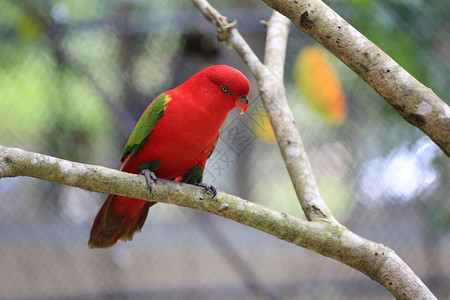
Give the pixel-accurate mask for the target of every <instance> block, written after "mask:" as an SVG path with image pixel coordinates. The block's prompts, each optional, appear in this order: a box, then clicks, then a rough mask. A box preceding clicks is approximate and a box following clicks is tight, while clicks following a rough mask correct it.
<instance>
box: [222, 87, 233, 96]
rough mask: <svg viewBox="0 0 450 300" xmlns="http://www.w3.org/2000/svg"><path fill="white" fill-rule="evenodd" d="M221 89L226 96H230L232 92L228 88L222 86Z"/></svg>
mask: <svg viewBox="0 0 450 300" xmlns="http://www.w3.org/2000/svg"><path fill="white" fill-rule="evenodd" d="M220 89H221V90H222V92H224V93H225V94H228V95H230V94H231V92H230V90H229V89H228V88H227V87H226V86H224V85H221V86H220Z"/></svg>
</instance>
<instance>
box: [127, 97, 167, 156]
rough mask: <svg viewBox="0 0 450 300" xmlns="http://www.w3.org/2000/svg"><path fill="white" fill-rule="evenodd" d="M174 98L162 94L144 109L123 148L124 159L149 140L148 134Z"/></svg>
mask: <svg viewBox="0 0 450 300" xmlns="http://www.w3.org/2000/svg"><path fill="white" fill-rule="evenodd" d="M170 100H172V98H171V97H170V96H169V95H166V94H161V95H160V96H158V98H156V99H155V100H153V103H152V104H151V105H150V106H149V107H148V108H147V109H146V110H145V111H144V113H143V114H142V116H141V118H140V119H139V121H138V122H137V124H136V127H134V130H133V133H132V134H131V136H130V138H129V139H128V142H127V145H126V146H125V149H124V150H123V154H122V159H121V161H124V160H125V159H126V158H127V157H128V156H129V155H131V156H133V155H135V154H136V153H137V152H138V151H139V149H141V148H142V146H143V145H144V144H145V142H146V141H147V138H148V135H149V134H150V133H151V132H152V130H153V128H154V127H155V125H156V123H158V121H159V120H161V118H162V117H163V114H164V111H165V110H166V107H167V103H169V101H170Z"/></svg>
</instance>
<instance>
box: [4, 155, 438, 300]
mask: <svg viewBox="0 0 450 300" xmlns="http://www.w3.org/2000/svg"><path fill="white" fill-rule="evenodd" d="M17 176H29V177H34V178H39V179H43V180H47V181H52V182H56V183H61V184H66V185H70V186H74V187H78V188H82V189H85V190H88V191H93V192H102V193H113V194H117V195H122V196H126V197H132V198H139V199H144V200H147V201H156V202H164V203H170V204H176V205H180V206H185V207H190V208H194V209H197V210H202V211H205V212H209V213H212V214H215V215H218V216H222V217H225V218H228V219H230V220H234V221H236V222H239V223H241V224H244V225H248V226H251V227H253V228H256V229H259V230H262V231H264V232H267V233H269V234H271V235H273V236H276V237H278V238H280V239H282V240H285V241H287V242H290V243H293V244H295V245H298V246H301V247H304V248H307V249H310V250H313V251H316V252H318V253H321V254H322V255H325V256H328V257H331V258H334V259H336V260H338V261H340V262H342V263H344V264H347V265H348V266H350V267H353V268H355V269H357V270H359V271H361V272H363V273H364V274H366V275H368V276H369V277H370V278H372V279H373V280H376V281H378V282H379V283H381V284H382V285H384V286H385V287H386V288H387V289H388V290H389V291H390V292H391V293H392V294H393V295H394V296H395V297H397V298H399V299H435V297H434V296H433V295H432V294H431V292H430V291H429V290H428V289H427V287H426V286H425V285H424V284H423V283H422V282H421V280H420V279H419V278H418V277H417V276H416V275H415V274H414V272H413V271H412V270H411V269H410V268H409V267H408V266H407V265H406V264H405V263H404V262H403V261H402V260H401V259H400V258H399V257H398V256H397V255H396V254H395V252H394V251H392V250H391V249H389V248H388V247H385V246H383V245H381V244H378V243H374V242H371V241H368V240H366V239H363V238H361V237H360V236H358V235H356V234H354V233H352V232H351V231H349V230H348V229H347V228H345V227H344V226H342V225H340V224H338V223H337V222H331V221H328V220H324V219H322V220H321V221H317V222H307V221H303V220H300V219H298V218H295V217H292V216H289V215H286V214H283V213H279V212H275V211H272V210H270V209H268V208H266V207H264V206H262V205H259V204H255V203H251V202H249V201H247V200H244V199H241V198H239V197H236V196H233V195H228V194H226V193H224V192H221V191H219V193H218V194H217V196H216V198H214V199H213V198H212V197H211V195H210V194H207V193H205V192H204V191H203V189H201V188H199V187H196V186H192V185H188V184H183V183H177V182H172V181H168V180H161V179H160V180H159V181H158V183H156V184H154V185H153V189H152V193H151V194H150V193H149V190H148V187H147V184H146V182H145V179H144V178H143V177H142V176H138V175H134V174H129V173H125V172H120V171H117V170H113V169H108V168H105V167H100V166H94V165H88V164H82V163H77V162H72V161H68V160H63V159H58V158H55V157H51V156H47V155H43V154H38V153H32V152H28V151H24V150H21V149H16V148H7V147H3V146H0V179H1V178H4V177H17ZM0 183H1V181H0Z"/></svg>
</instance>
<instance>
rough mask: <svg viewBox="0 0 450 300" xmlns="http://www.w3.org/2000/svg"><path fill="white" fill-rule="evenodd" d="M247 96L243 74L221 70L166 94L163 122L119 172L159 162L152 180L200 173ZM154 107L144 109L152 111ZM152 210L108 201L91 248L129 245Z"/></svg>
mask: <svg viewBox="0 0 450 300" xmlns="http://www.w3.org/2000/svg"><path fill="white" fill-rule="evenodd" d="M224 87H225V88H224ZM249 90H250V85H249V82H248V80H247V78H246V77H245V76H244V75H243V74H242V73H241V72H239V71H238V70H236V69H234V68H231V67H228V66H224V65H219V66H212V67H209V68H206V69H204V70H203V71H200V72H199V73H197V74H195V75H194V76H192V77H191V78H190V79H189V80H188V81H186V82H185V83H183V84H182V85H180V86H178V87H176V88H174V89H172V90H169V91H167V92H165V93H164V94H166V95H168V96H170V97H171V100H170V101H169V102H168V103H167V104H166V107H165V110H164V113H163V115H162V117H161V119H159V120H158V122H157V123H156V125H155V126H154V127H153V128H152V129H151V131H150V134H149V135H148V136H147V139H146V140H145V141H144V144H143V145H142V147H141V148H140V149H139V150H138V151H137V152H136V153H131V154H129V155H128V157H127V158H126V159H125V160H124V162H123V164H122V167H121V168H120V170H121V171H124V172H128V173H134V174H138V173H139V167H140V165H141V164H142V163H143V162H156V161H159V163H160V165H159V167H158V168H157V169H156V170H155V171H154V173H155V175H156V176H157V177H158V178H163V179H176V180H177V181H179V180H180V179H181V177H182V176H183V175H184V174H185V173H186V172H188V171H189V170H190V169H191V168H192V167H194V166H200V167H201V168H202V169H204V167H205V163H206V160H207V158H208V156H209V154H210V152H211V150H212V149H213V147H214V144H215V142H216V139H217V135H218V132H219V129H220V127H221V126H222V124H223V122H224V121H225V118H226V117H227V115H228V113H229V112H230V110H232V109H233V108H234V107H239V108H241V110H242V111H243V112H245V110H246V109H247V104H246V103H245V101H246V98H244V97H246V96H247V95H248V93H249ZM242 99H245V101H243V100H242ZM152 104H153V103H152ZM152 104H150V105H149V107H148V108H147V109H151V106H152ZM135 130H136V129H135ZM153 204H154V203H152V202H148V201H144V200H139V199H133V198H127V197H123V196H116V195H109V196H108V198H107V199H106V201H105V203H104V204H103V206H102V207H101V209H100V211H99V212H98V214H97V216H96V218H95V220H94V224H93V226H92V229H91V237H90V240H89V242H88V243H89V247H90V248H107V247H111V246H112V245H114V244H115V243H116V242H117V240H118V239H119V238H120V239H122V240H124V241H129V240H131V239H132V238H133V234H134V232H135V231H138V230H140V229H141V228H142V226H143V225H144V222H145V219H146V218H147V213H148V209H149V208H150V206H152V205H153Z"/></svg>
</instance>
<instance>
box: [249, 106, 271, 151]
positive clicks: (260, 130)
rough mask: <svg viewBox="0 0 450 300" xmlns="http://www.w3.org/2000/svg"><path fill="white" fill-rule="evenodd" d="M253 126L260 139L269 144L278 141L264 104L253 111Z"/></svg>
mask: <svg viewBox="0 0 450 300" xmlns="http://www.w3.org/2000/svg"><path fill="white" fill-rule="evenodd" d="M251 126H252V131H253V133H254V134H255V136H256V137H257V138H258V139H259V140H261V141H263V142H266V143H269V144H274V143H276V138H275V134H274V132H273V128H272V125H270V121H269V117H268V116H267V114H266V111H265V110H264V107H263V106H259V107H257V108H256V110H255V111H254V112H253V114H252V121H251Z"/></svg>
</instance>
